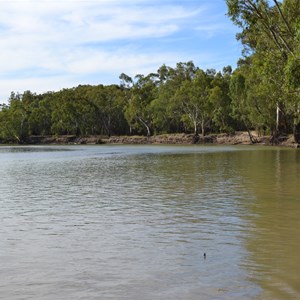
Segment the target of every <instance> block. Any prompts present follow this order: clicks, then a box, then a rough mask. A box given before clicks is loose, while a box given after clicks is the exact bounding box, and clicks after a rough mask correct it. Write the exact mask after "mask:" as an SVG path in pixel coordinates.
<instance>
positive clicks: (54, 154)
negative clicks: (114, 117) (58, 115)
mask: <svg viewBox="0 0 300 300" xmlns="http://www.w3.org/2000/svg"><path fill="white" fill-rule="evenodd" d="M25 148H26V149H25V151H20V148H17V149H19V150H15V149H16V148H10V147H8V148H1V147H0V178H1V181H0V191H1V193H0V208H1V210H0V219H1V223H2V225H1V227H0V239H1V248H0V259H1V268H0V278H1V279H0V292H1V296H2V297H3V299H293V298H295V299H296V298H299V296H300V288H299V287H298V285H297V284H298V282H299V275H298V274H299V271H300V264H299V257H298V256H297V254H298V253H299V250H300V249H299V247H300V241H299V239H300V238H299V237H298V235H297V232H298V230H299V229H300V224H299V223H300V220H299V218H297V216H298V215H299V212H300V203H299V199H300V197H299V192H298V188H297V183H299V182H300V181H299V167H300V159H299V151H297V150H294V149H280V150H279V149H276V148H270V149H269V148H252V147H206V146H205V147H202V146H186V147H181V146H180V147H178V146H127V147H126V146H96V147H86V146H85V147H82V146H77V147H50V148H49V147H25ZM204 252H205V253H206V255H207V258H206V259H204V257H203V254H204ZM297 273H298V274H297Z"/></svg>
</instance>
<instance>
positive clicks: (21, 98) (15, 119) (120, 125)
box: [0, 62, 244, 142]
mask: <svg viewBox="0 0 300 300" xmlns="http://www.w3.org/2000/svg"><path fill="white" fill-rule="evenodd" d="M231 73H232V70H231V67H225V68H224V69H223V72H216V71H215V70H213V69H210V70H206V71H203V70H201V69H199V68H198V67H196V66H195V65H194V63H193V62H187V63H178V64H177V65H176V67H175V68H171V67H168V66H165V65H163V66H161V67H160V68H159V69H158V71H157V72H156V73H151V74H148V75H147V76H144V75H136V76H135V77H134V78H131V77H129V76H127V75H126V74H124V73H123V74H121V75H120V84H119V85H109V86H104V85H97V86H91V85H79V86H78V87H74V88H71V89H63V90H61V91H58V92H47V93H44V94H35V93H32V92H30V91H25V92H24V93H23V94H16V93H12V94H11V96H10V98H9V102H8V105H2V109H1V111H0V137H1V138H2V139H4V140H11V141H16V142H24V141H26V139H27V137H28V136H30V135H65V134H71V135H96V134H100V135H108V136H110V135H130V134H139V135H140V134H141V135H148V136H150V135H153V134H160V133H178V132H194V133H195V134H196V135H197V134H198V132H199V131H200V132H201V133H202V134H203V135H205V134H206V133H207V132H220V131H221V132H228V131H234V130H236V129H243V127H244V126H243V124H241V122H239V121H238V120H237V119H235V118H234V115H233V114H232V112H233V107H234V103H233V102H232V100H231V97H230V96H229V94H230V91H229V87H230V80H231V76H232V75H231Z"/></svg>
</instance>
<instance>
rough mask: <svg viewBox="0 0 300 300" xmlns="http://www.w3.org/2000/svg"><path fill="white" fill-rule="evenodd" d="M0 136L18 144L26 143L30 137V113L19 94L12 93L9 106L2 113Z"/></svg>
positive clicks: (0, 117)
mask: <svg viewBox="0 0 300 300" xmlns="http://www.w3.org/2000/svg"><path fill="white" fill-rule="evenodd" d="M0 134H1V137H2V138H3V139H5V140H11V141H13V142H17V143H23V142H25V140H26V138H27V136H28V111H27V109H26V105H25V104H24V102H22V95H21V94H19V93H17V94H16V93H14V92H12V93H11V95H10V98H9V102H8V105H7V106H5V107H3V108H2V110H1V112H0Z"/></svg>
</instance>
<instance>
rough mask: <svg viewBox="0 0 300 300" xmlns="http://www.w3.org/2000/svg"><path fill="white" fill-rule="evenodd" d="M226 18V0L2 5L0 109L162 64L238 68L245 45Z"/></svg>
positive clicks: (41, 0)
mask: <svg viewBox="0 0 300 300" xmlns="http://www.w3.org/2000/svg"><path fill="white" fill-rule="evenodd" d="M226 12H227V8H226V3H225V0H0V49H1V50H0V53H1V55H0V103H3V102H7V99H8V98H9V96H10V93H11V91H14V92H20V93H23V91H25V90H30V91H32V92H36V93H43V92H46V91H56V90H60V89H62V88H69V87H74V86H77V85H79V84H92V85H96V84H112V83H117V84H118V83H119V75H120V74H121V73H122V72H124V73H126V74H128V75H130V76H132V77H133V76H134V75H136V74H145V75H146V74H148V73H150V72H155V71H157V69H158V68H159V67H160V66H161V65H162V64H166V65H168V66H171V67H175V65H176V63H177V62H187V61H190V60H192V61H193V62H194V63H195V65H196V66H198V67H200V68H201V69H204V70H205V69H207V68H215V69H217V70H221V69H222V68H223V67H224V66H227V65H232V66H233V67H234V68H235V66H236V62H237V60H238V58H239V57H240V56H241V45H240V44H239V42H237V41H236V39H235V34H236V33H237V32H238V28H237V27H235V26H234V25H233V24H232V23H231V21H230V20H229V19H228V17H227V16H226Z"/></svg>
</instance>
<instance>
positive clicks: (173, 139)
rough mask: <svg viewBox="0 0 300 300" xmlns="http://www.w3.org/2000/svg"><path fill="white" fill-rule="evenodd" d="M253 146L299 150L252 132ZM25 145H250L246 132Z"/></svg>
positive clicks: (289, 141)
mask: <svg viewBox="0 0 300 300" xmlns="http://www.w3.org/2000/svg"><path fill="white" fill-rule="evenodd" d="M252 135H253V138H254V139H255V144H259V145H279V146H286V147H293V148H299V147H300V145H299V144H298V143H296V142H295V141H294V138H293V136H292V135H291V136H281V137H279V138H278V139H277V140H276V142H274V141H272V138H271V137H270V136H259V135H257V134H256V132H252ZM26 143H27V144H31V145H32V144H34V145H37V144H41V145H47V144H75V145H83V144H87V145H95V144H223V145H250V144H252V143H251V140H250V138H249V135H248V133H247V132H236V133H234V134H226V133H223V134H211V135H207V136H204V137H203V136H197V137H195V136H194V135H193V134H184V133H181V134H162V135H155V136H151V137H145V136H111V137H106V136H100V135H92V136H75V135H63V136H31V137H29V138H28V140H27V141H26Z"/></svg>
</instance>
